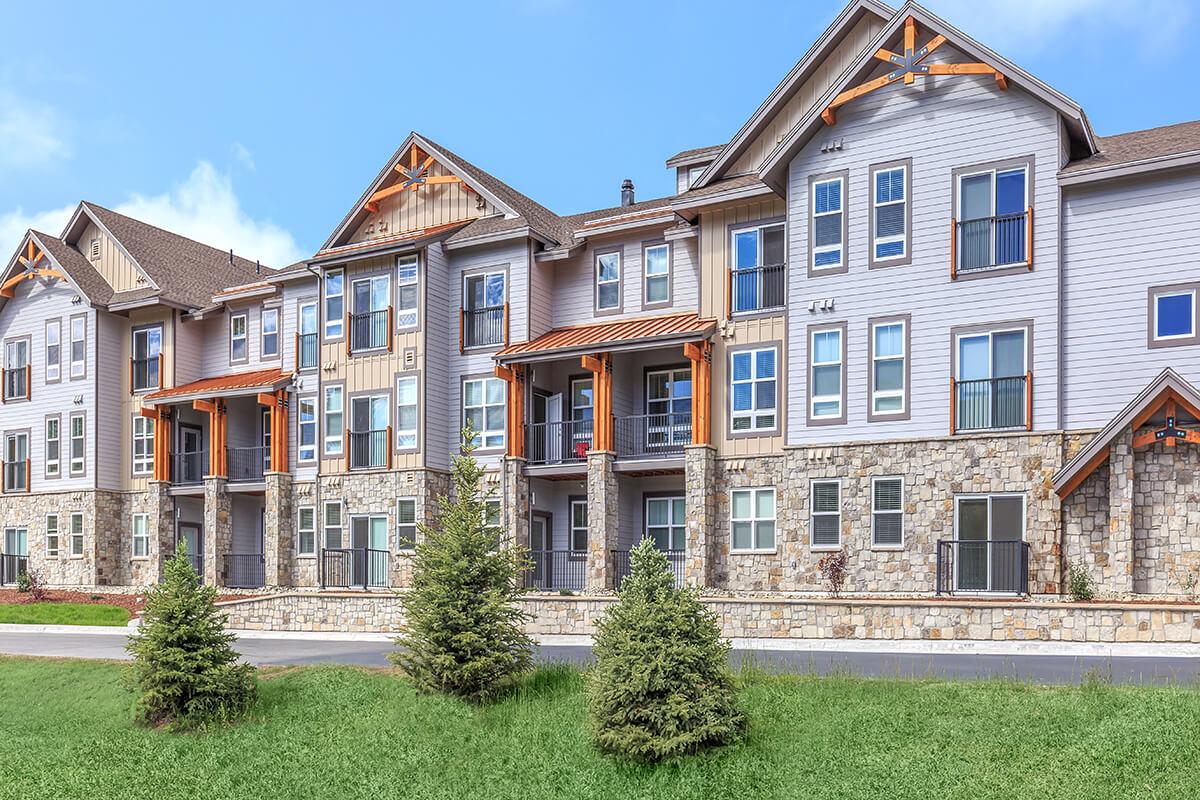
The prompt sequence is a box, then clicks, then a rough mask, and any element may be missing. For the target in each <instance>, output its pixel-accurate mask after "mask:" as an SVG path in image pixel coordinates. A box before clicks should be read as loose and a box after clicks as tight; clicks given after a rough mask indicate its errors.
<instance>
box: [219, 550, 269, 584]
mask: <svg viewBox="0 0 1200 800" xmlns="http://www.w3.org/2000/svg"><path fill="white" fill-rule="evenodd" d="M220 585H221V586H228V587H229V588H231V589H261V588H262V587H263V586H265V585H266V562H265V561H264V559H263V554H262V553H228V554H226V555H225V558H224V560H223V563H222V565H221V581H220Z"/></svg>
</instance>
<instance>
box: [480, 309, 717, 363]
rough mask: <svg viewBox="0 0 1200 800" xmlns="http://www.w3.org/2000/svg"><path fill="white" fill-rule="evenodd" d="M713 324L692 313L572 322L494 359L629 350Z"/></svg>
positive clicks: (699, 333) (697, 335)
mask: <svg viewBox="0 0 1200 800" xmlns="http://www.w3.org/2000/svg"><path fill="white" fill-rule="evenodd" d="M716 327H717V322H716V320H712V319H703V318H701V317H700V316H698V315H696V314H694V313H688V314H671V315H669V316H661V317H639V318H637V319H622V320H615V321H613V322H598V323H593V324H591V325H574V326H571V327H566V328H555V329H554V330H552V331H548V332H547V333H543V334H542V335H541V336H539V337H537V338H536V339H533V340H532V341H528V342H518V343H517V344H513V345H509V346H508V347H506V348H504V349H503V350H501V351H500V352H499V353H497V354H496V358H497V360H499V361H509V362H512V361H537V360H542V359H543V357H545V356H551V355H560V354H561V355H566V354H569V353H575V352H593V351H613V350H633V349H640V348H643V347H645V346H647V345H653V344H659V343H661V344H668V343H673V342H685V341H694V340H696V339H703V338H704V337H706V336H708V335H709V334H711V333H712V332H713V331H714V330H716Z"/></svg>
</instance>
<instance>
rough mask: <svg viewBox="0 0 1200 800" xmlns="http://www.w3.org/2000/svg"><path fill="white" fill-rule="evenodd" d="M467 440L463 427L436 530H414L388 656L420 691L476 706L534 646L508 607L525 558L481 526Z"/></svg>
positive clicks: (521, 667) (524, 663)
mask: <svg viewBox="0 0 1200 800" xmlns="http://www.w3.org/2000/svg"><path fill="white" fill-rule="evenodd" d="M474 438H475V437H474V433H473V432H472V431H471V429H470V428H469V427H468V428H467V429H466V430H464V431H463V441H464V442H466V444H465V445H464V446H463V452H462V455H459V456H456V457H455V459H454V464H453V467H452V469H451V472H452V474H453V479H454V495H453V499H451V498H442V499H441V501H440V505H441V513H440V519H439V521H438V524H437V525H429V526H427V525H421V526H420V531H421V533H422V534H423V537H422V541H421V542H419V543H418V544H417V546H416V548H415V552H414V554H413V578H412V588H411V589H410V590H409V591H408V592H407V593H405V594H404V595H403V596H402V599H401V603H402V605H403V607H404V612H405V622H404V625H403V627H402V628H401V631H402V633H401V635H400V636H399V637H397V638H396V644H397V645H398V647H399V649H398V650H397V651H396V652H394V653H392V654H391V656H390V658H391V660H392V663H394V664H396V665H397V666H399V667H400V668H401V669H403V670H404V672H405V673H406V674H407V675H408V676H409V678H410V679H411V680H412V681H413V682H414V683H415V684H416V686H417V688H418V689H419V690H421V691H425V692H442V693H444V694H449V695H454V696H456V697H459V698H461V699H463V700H467V701H469V702H472V703H483V702H487V701H489V700H493V699H495V698H496V697H497V696H499V695H501V694H503V693H504V692H505V691H507V690H508V689H510V688H511V687H512V686H513V685H514V684H515V683H516V681H517V680H518V679H519V678H520V677H521V675H522V674H523V673H524V672H526V671H527V670H528V669H529V667H530V665H531V663H532V647H533V643H532V642H531V641H530V639H529V637H528V636H526V635H525V634H524V633H523V632H522V631H521V624H522V623H523V622H524V621H525V620H526V619H528V615H527V614H526V613H525V612H523V611H522V610H520V609H519V608H517V606H516V604H515V601H516V600H517V599H518V597H519V596H520V595H521V593H522V591H523V588H522V585H523V581H522V573H523V572H524V570H525V569H526V566H527V565H526V563H525V558H524V556H523V554H522V553H521V552H519V551H518V550H517V549H516V548H505V547H499V546H498V542H497V535H496V532H495V529H494V528H490V527H489V526H488V525H487V520H486V519H485V513H486V512H485V501H486V498H485V497H483V496H481V493H480V482H481V479H482V477H483V470H482V469H481V468H480V466H479V463H478V462H477V461H476V460H475V459H474V457H473V456H472V455H471V453H472V451H473V450H474V447H473V445H472V444H471V443H472V442H473V440H474Z"/></svg>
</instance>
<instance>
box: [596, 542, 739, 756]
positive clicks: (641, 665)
mask: <svg viewBox="0 0 1200 800" xmlns="http://www.w3.org/2000/svg"><path fill="white" fill-rule="evenodd" d="M630 561H631V572H630V574H629V576H628V577H627V578H626V579H625V582H624V585H623V586H622V588H621V592H620V598H619V600H618V601H617V602H616V603H615V604H614V605H613V606H612V607H611V608H610V609H609V610H608V612H607V613H606V614H605V616H604V618H603V619H602V620H601V621H600V622H599V623H597V625H596V636H595V644H594V646H593V654H594V655H595V658H596V664H595V666H594V667H593V668H592V670H591V671H590V672H589V675H588V701H589V706H590V711H591V717H592V732H593V739H594V741H595V744H596V746H597V747H598V748H599V749H600V750H601V751H603V752H605V753H608V754H610V755H615V756H618V757H621V758H626V759H629V760H632V761H642V762H657V761H662V760H664V759H670V758H676V757H679V756H683V755H687V754H691V753H696V752H698V751H700V750H703V749H705V748H707V747H713V746H716V745H721V744H725V743H727V742H729V741H731V740H733V739H734V738H736V737H737V736H738V735H740V733H741V732H742V731H743V730H744V728H745V725H746V721H745V717H744V716H743V714H742V712H741V711H740V710H739V709H738V707H737V703H736V697H735V690H734V686H733V678H732V676H731V675H730V672H729V665H728V661H727V658H728V654H729V644H728V642H726V641H725V640H724V639H722V638H721V632H720V628H719V627H718V625H717V619H716V615H715V614H713V612H712V611H710V610H709V609H707V608H705V606H704V604H703V603H701V602H700V600H699V598H698V596H697V594H696V591H695V590H694V589H691V588H677V587H676V586H675V583H674V579H673V577H672V575H671V571H670V567H669V564H668V562H667V557H666V556H665V555H664V554H663V553H662V552H660V551H659V550H658V549H657V548H655V547H654V543H653V542H652V541H650V540H649V539H643V540H642V542H641V544H639V545H638V546H637V547H636V548H634V550H633V552H632V553H631V554H630Z"/></svg>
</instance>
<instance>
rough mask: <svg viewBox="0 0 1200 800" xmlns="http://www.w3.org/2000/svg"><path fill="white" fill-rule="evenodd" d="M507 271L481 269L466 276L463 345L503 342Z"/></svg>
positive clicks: (476, 345)
mask: <svg viewBox="0 0 1200 800" xmlns="http://www.w3.org/2000/svg"><path fill="white" fill-rule="evenodd" d="M507 299H508V294H507V277H506V275H505V273H504V272H480V273H476V274H474V275H467V276H466V277H464V278H463V310H462V335H463V340H462V343H463V347H483V346H486V345H492V344H500V343H501V342H503V341H504V328H505V322H504V305H505V303H506V302H507Z"/></svg>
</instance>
